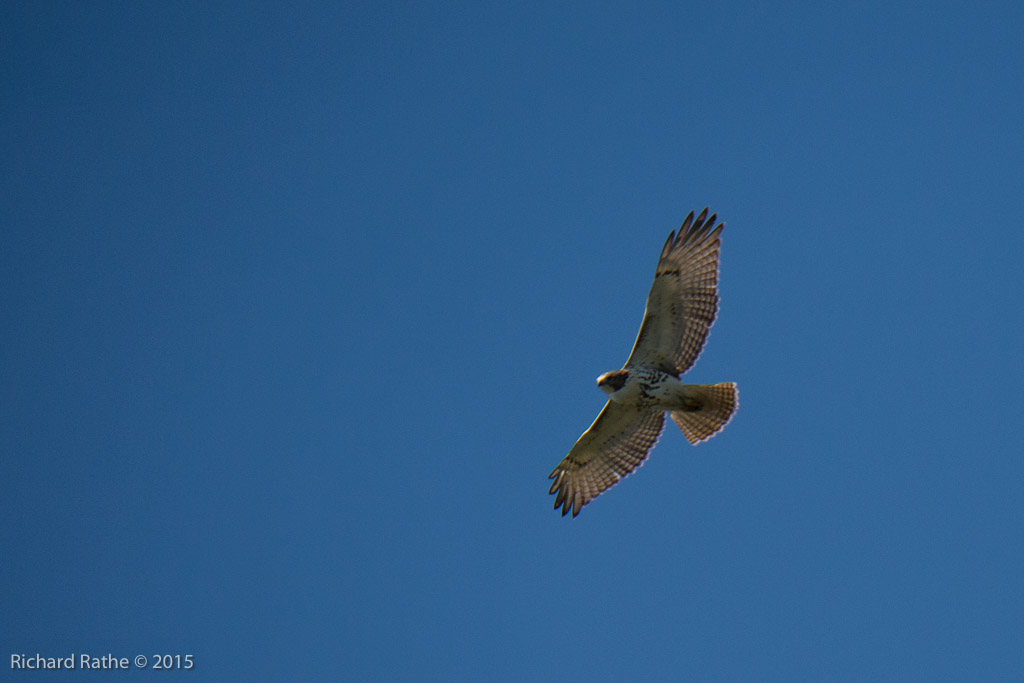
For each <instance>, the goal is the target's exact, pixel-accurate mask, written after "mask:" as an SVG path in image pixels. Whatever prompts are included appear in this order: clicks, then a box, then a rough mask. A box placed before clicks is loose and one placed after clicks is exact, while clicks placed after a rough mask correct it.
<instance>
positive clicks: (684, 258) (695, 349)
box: [626, 208, 725, 376]
mask: <svg viewBox="0 0 1024 683" xmlns="http://www.w3.org/2000/svg"><path fill="white" fill-rule="evenodd" d="M717 217H718V214H714V213H713V214H711V216H708V210H707V209H706V208H705V209H704V210H703V211H701V213H700V215H699V216H697V218H696V220H695V219H694V218H693V212H692V211H691V212H690V215H689V216H687V217H686V220H685V221H683V225H682V227H680V228H679V232H678V233H676V232H675V231H673V232H671V233H670V234H669V236H668V240H667V241H666V242H665V246H664V247H663V248H662V250H661V258H660V259H659V260H658V268H657V270H656V271H655V273H654V284H653V285H651V293H650V294H648V295H647V309H646V310H645V311H644V321H643V323H642V324H641V325H640V332H639V334H637V336H636V343H635V344H633V351H632V352H631V353H630V354H629V360H627V361H626V365H627V366H630V365H642V366H648V367H656V368H660V369H662V370H664V371H665V372H670V373H672V374H674V375H677V376H678V375H681V374H683V373H684V372H686V371H687V370H689V369H690V367H691V366H693V364H694V362H695V361H696V360H697V357H698V356H699V355H700V352H701V349H703V348H704V342H705V341H706V340H707V338H708V330H710V329H711V325H712V324H713V323H714V322H715V314H716V313H717V312H718V253H719V249H720V248H721V245H722V240H721V237H720V235H721V232H722V228H723V227H725V224H724V223H719V224H718V226H717V227H715V219H716V218H717Z"/></svg>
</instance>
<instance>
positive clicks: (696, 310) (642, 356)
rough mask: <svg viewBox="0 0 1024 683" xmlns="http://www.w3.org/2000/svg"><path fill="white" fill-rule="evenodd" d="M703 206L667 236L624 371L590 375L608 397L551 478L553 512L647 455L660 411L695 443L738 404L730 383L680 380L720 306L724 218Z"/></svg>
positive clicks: (581, 500)
mask: <svg viewBox="0 0 1024 683" xmlns="http://www.w3.org/2000/svg"><path fill="white" fill-rule="evenodd" d="M717 217H718V215H717V214H711V215H710V216H708V210H707V208H705V209H704V210H703V211H702V212H701V213H700V215H699V216H697V218H696V219H694V217H693V212H692V211H691V212H690V215H689V216H687V217H686V220H685V221H683V225H682V227H680V228H679V232H678V233H676V231H672V232H671V233H669V236H668V240H666V242H665V246H664V247H663V248H662V250H661V257H660V258H659V259H658V267H657V269H656V270H655V271H654V284H653V285H652V286H651V292H650V294H648V295H647V309H646V310H645V311H644V320H643V323H641V325H640V332H639V333H638V334H637V336H636V342H635V343H634V344H633V351H632V352H631V353H630V354H629V359H628V360H627V361H626V364H625V365H624V366H623V367H622V369H621V370H613V371H612V372H606V373H605V374H603V375H601V376H600V377H598V378H597V386H599V387H600V388H601V390H602V391H604V392H605V393H606V394H608V402H607V403H606V404H605V406H604V409H603V410H601V413H600V414H599V415H598V416H597V419H596V420H594V424H592V425H590V428H589V429H588V430H587V431H585V432H583V435H582V436H581V437H580V438H579V439H578V440H577V441H576V445H575V446H573V447H572V450H570V451H569V454H568V455H567V456H565V458H563V459H562V462H560V463H558V467H556V468H555V470H554V471H553V472H552V473H551V474H550V475H548V478H549V479H554V482H553V483H552V484H551V490H550V493H552V494H554V496H555V509H556V510H557V509H558V508H559V507H561V508H562V515H563V516H565V515H566V514H567V513H568V512H569V511H570V510H571V511H572V516H573V517H575V516H576V515H578V514H579V513H580V510H581V509H582V508H583V506H584V505H586V504H587V503H589V502H590V501H592V500H594V498H596V497H597V496H599V495H600V494H601V493H602V492H604V491H606V490H608V489H609V488H611V487H612V486H614V485H615V484H617V483H618V481H619V480H620V479H622V478H623V477H625V476H626V475H628V474H629V473H630V472H632V471H633V470H635V469H636V468H637V467H639V466H640V465H642V464H643V462H644V460H646V459H647V456H648V454H649V453H650V451H651V449H652V448H654V444H655V443H657V441H658V437H660V436H661V432H662V430H663V429H664V427H665V413H666V412H668V414H669V415H670V416H671V417H672V421H673V422H675V423H676V426H678V427H679V429H680V431H682V433H683V436H685V437H686V439H687V440H688V441H689V442H690V443H692V444H698V443H700V442H701V441H706V440H707V439H710V438H711V437H712V436H714V435H715V434H717V433H718V432H720V431H721V430H722V428H723V427H725V425H726V424H728V423H729V420H731V419H732V416H733V413H735V412H736V408H737V407H739V391H738V390H737V389H736V384H735V383H733V382H725V383H722V384H683V383H682V382H681V381H680V377H681V376H682V375H683V373H685V372H686V371H687V370H689V369H690V368H691V367H692V366H693V364H694V363H695V362H696V360H697V357H698V356H699V355H700V352H701V349H703V348H704V342H705V341H706V340H707V337H708V331H709V330H710V329H711V325H712V324H713V323H714V322H715V314H716V313H717V312H718V253H719V250H720V248H721V245H722V238H721V234H722V228H723V227H725V224H724V223H719V224H718V225H717V227H716V226H715V220H716V218H717Z"/></svg>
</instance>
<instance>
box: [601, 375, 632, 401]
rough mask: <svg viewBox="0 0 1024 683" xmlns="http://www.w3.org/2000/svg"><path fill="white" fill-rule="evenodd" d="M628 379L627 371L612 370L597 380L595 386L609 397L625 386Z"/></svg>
mask: <svg viewBox="0 0 1024 683" xmlns="http://www.w3.org/2000/svg"><path fill="white" fill-rule="evenodd" d="M628 379H629V370H612V371H611V372H606V373H604V374H603V375H601V376H600V377H598V378H597V386H599V387H601V391H603V392H604V393H606V394H608V395H609V396H611V395H612V394H614V393H615V392H616V391H618V390H619V389H621V388H622V387H623V386H625V385H626V380H628Z"/></svg>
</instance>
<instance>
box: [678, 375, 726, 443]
mask: <svg viewBox="0 0 1024 683" xmlns="http://www.w3.org/2000/svg"><path fill="white" fill-rule="evenodd" d="M686 388H687V390H688V392H687V393H688V394H689V395H688V396H687V399H686V404H687V405H686V409H685V410H675V411H672V412H671V415H672V420H673V422H675V423H676V426H678V427H679V430H680V431H681V432H682V433H683V436H685V437H686V439H687V440H688V441H689V442H690V443H692V444H697V443H700V442H701V441H704V440H706V439H710V438H711V437H712V436H714V435H715V434H717V433H718V432H720V431H722V428H723V427H725V425H727V424H729V420H731V419H732V416H733V413H735V412H736V409H737V408H738V407H739V405H740V392H739V390H737V389H736V384H735V383H733V382H723V383H722V384H690V385H687V387H686Z"/></svg>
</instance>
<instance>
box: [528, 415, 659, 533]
mask: <svg viewBox="0 0 1024 683" xmlns="http://www.w3.org/2000/svg"><path fill="white" fill-rule="evenodd" d="M664 428H665V413H664V411H662V410H654V411H652V410H648V409H640V408H635V407H632V406H624V405H622V404H618V403H613V402H612V401H608V403H606V404H605V406H604V408H603V409H602V410H601V413H600V414H599V415H598V416H597V419H596V420H594V423H593V424H592V425H590V428H589V429H587V431H585V432H584V433H583V435H582V436H580V438H579V439H578V440H577V441H576V444H575V445H574V446H573V447H572V449H571V450H570V451H569V454H568V455H566V456H565V457H564V458H563V459H562V462H560V463H559V464H558V467H556V468H555V469H554V471H552V472H551V474H549V475H548V479H554V481H553V482H552V484H551V488H550V489H549V490H548V493H551V494H553V495H554V496H555V509H556V510H557V509H558V508H559V507H561V508H562V516H563V517H564V516H565V515H566V514H568V513H569V511H570V510H571V511H572V516H573V517H575V516H576V515H578V514H579V513H580V510H581V509H583V506H584V505H586V504H587V503H589V502H590V501H592V500H593V499H594V498H597V497H598V496H599V495H601V494H602V493H603V492H604V491H607V490H608V489H609V488H611V487H612V486H614V485H615V484H617V483H618V482H619V481H620V480H621V479H623V478H624V477H626V476H627V475H629V474H630V473H631V472H633V471H634V470H635V469H636V468H638V467H640V466H641V465H642V464H643V463H644V461H645V460H646V459H647V456H648V455H649V454H650V452H651V449H652V448H654V445H655V444H656V443H657V442H658V438H659V437H660V436H661V432H662V430H663V429H664Z"/></svg>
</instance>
